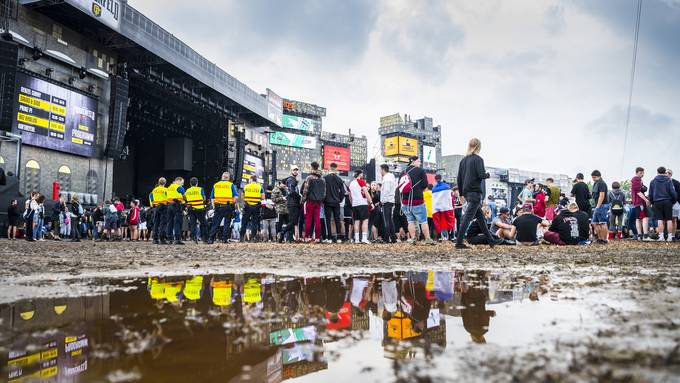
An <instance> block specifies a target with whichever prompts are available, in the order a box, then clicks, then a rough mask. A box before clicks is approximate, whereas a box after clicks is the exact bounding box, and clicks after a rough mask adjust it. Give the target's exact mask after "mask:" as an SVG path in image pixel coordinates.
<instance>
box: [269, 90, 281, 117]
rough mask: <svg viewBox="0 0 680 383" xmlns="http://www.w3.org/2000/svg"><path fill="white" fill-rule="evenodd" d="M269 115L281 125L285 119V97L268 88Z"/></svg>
mask: <svg viewBox="0 0 680 383" xmlns="http://www.w3.org/2000/svg"><path fill="white" fill-rule="evenodd" d="M267 117H268V118H269V120H270V121H273V122H274V123H276V125H279V126H281V120H282V119H283V99H282V98H281V96H279V95H278V94H276V93H274V91H273V90H271V89H269V88H267Z"/></svg>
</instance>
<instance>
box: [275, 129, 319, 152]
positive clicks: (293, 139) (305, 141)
mask: <svg viewBox="0 0 680 383" xmlns="http://www.w3.org/2000/svg"><path fill="white" fill-rule="evenodd" d="M269 143H270V144H272V145H282V146H292V147H294V148H304V149H316V137H314V136H303V135H301V134H292V133H284V132H273V133H271V134H270V135H269Z"/></svg>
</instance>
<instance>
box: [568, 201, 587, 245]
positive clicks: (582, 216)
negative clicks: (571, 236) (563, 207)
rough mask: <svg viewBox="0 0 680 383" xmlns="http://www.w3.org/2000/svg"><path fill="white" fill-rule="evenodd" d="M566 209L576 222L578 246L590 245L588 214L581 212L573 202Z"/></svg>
mask: <svg viewBox="0 0 680 383" xmlns="http://www.w3.org/2000/svg"><path fill="white" fill-rule="evenodd" d="M567 209H568V210H569V211H570V212H571V213H572V214H574V217H576V220H577V221H578V244H579V245H590V243H591V242H590V217H588V213H586V212H584V211H581V210H580V209H579V208H578V205H577V204H576V203H575V202H572V203H570V204H569V205H567Z"/></svg>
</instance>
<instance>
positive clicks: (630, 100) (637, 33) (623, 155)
mask: <svg viewBox="0 0 680 383" xmlns="http://www.w3.org/2000/svg"><path fill="white" fill-rule="evenodd" d="M641 14H642V0H638V3H637V17H636V19H635V37H634V38H633V41H634V43H633V64H632V65H631V68H630V85H629V88H628V110H627V112H626V126H625V128H624V130H623V152H622V153H621V175H623V174H624V161H625V158H626V146H627V145H628V127H629V126H630V110H631V107H632V105H633V86H634V84H635V64H636V63H637V51H638V39H639V37H640V15H641Z"/></svg>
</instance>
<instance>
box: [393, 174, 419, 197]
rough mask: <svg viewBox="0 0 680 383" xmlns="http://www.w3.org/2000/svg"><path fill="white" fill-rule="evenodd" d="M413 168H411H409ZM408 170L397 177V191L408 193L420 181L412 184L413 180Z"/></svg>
mask: <svg viewBox="0 0 680 383" xmlns="http://www.w3.org/2000/svg"><path fill="white" fill-rule="evenodd" d="M411 170H413V168H412V169H411ZM411 170H409V171H408V172H406V173H404V174H403V175H402V176H401V177H399V186H398V188H399V193H401V194H402V195H403V194H410V193H411V192H413V188H414V187H415V186H416V185H418V184H419V183H420V181H418V182H416V184H415V185H414V184H413V181H412V180H411V175H410V174H409V173H410V172H411Z"/></svg>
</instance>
